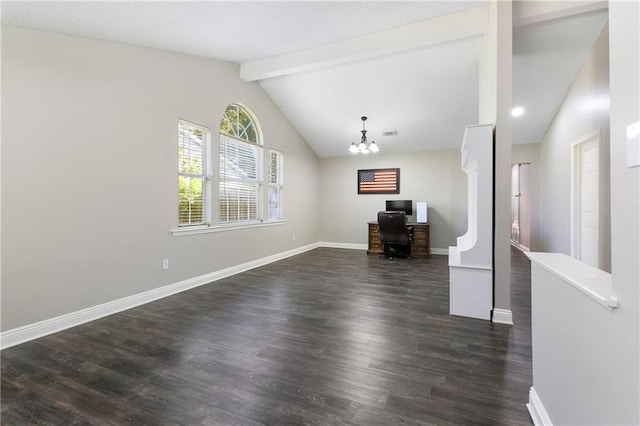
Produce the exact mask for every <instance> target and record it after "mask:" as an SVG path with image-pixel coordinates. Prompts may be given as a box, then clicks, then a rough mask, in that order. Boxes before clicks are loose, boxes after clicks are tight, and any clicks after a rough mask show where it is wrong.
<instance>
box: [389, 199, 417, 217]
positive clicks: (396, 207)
mask: <svg viewBox="0 0 640 426" xmlns="http://www.w3.org/2000/svg"><path fill="white" fill-rule="evenodd" d="M385 210H386V211H400V212H404V213H405V214H406V215H407V216H410V215H412V214H413V201H412V200H387V202H386V206H385Z"/></svg>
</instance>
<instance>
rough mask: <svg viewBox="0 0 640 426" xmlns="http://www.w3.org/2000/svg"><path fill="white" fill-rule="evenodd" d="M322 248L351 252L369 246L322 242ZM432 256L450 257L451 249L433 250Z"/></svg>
mask: <svg viewBox="0 0 640 426" xmlns="http://www.w3.org/2000/svg"><path fill="white" fill-rule="evenodd" d="M320 247H329V248H342V249H351V250H367V249H368V248H369V246H368V245H367V244H356V243H335V242H329V241H322V242H320ZM431 254H440V255H445V256H448V255H449V249H444V248H432V249H431Z"/></svg>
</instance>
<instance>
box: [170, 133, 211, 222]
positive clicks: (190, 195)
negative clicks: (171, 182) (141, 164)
mask: <svg viewBox="0 0 640 426" xmlns="http://www.w3.org/2000/svg"><path fill="white" fill-rule="evenodd" d="M210 137H211V132H210V130H209V129H207V128H206V127H202V126H198V125H197V124H193V123H189V122H187V121H184V120H179V121H178V226H193V225H202V224H205V223H207V217H208V214H207V204H208V202H209V199H208V196H207V193H208V189H207V187H208V185H209V179H208V176H209V173H208V164H209V161H208V159H207V158H208V157H207V155H208V145H209V140H210Z"/></svg>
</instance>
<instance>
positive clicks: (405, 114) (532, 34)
mask: <svg viewBox="0 0 640 426" xmlns="http://www.w3.org/2000/svg"><path fill="white" fill-rule="evenodd" d="M594 4H595V5H596V6H595V7H594V6H593V5H594ZM482 5H486V1H477V2H457V1H444V2H435V1H408V2H405V1H394V2H375V1H374V2H371V1H362V2H356V1H347V2H344V1H319V2H308V1H295V2H294V1H292V2H3V3H2V22H3V23H4V24H10V25H20V26H26V27H31V28H38V29H43V30H50V31H57V32H63V33H68V34H75V35H79V36H84V37H92V38H98V39H104V40H111V41H116V42H121V43H127V44H133V45H139V46H147V47H153V48H158V49H164V50H170V51H176V52H182V53H188V54H194V55H199V56H204V57H210V58H215V59H221V60H225V61H232V62H238V63H241V64H242V65H243V66H244V65H245V64H247V63H252V61H253V63H259V62H260V61H267V62H269V61H270V63H286V62H287V61H289V60H291V58H292V57H294V56H295V58H311V59H307V62H308V63H303V64H302V65H303V66H298V69H297V70H295V72H286V73H282V75H278V76H276V77H270V78H265V77H264V76H263V77H256V78H257V79H258V80H259V83H260V84H261V85H262V87H263V88H264V89H265V90H266V91H267V92H268V93H269V95H270V96H271V97H272V99H273V100H274V101H275V102H276V104H277V105H278V106H279V107H280V109H281V110H282V111H283V113H284V114H285V115H286V116H287V118H288V119H289V120H290V121H291V123H292V124H293V125H294V126H295V127H296V129H297V130H298V131H299V133H300V134H301V135H302V136H303V137H304V138H305V140H307V142H308V143H309V145H310V146H311V147H312V148H313V149H314V150H315V152H316V153H317V154H318V155H319V156H320V157H332V156H342V155H348V153H347V148H348V147H349V145H350V144H351V142H353V141H355V140H356V139H357V138H358V136H359V134H360V132H359V131H360V129H361V126H362V122H361V121H360V116H362V115H367V116H368V117H369V120H368V121H367V129H368V130H369V133H368V135H369V137H370V138H372V139H375V140H376V142H377V143H378V144H379V146H380V148H381V150H382V153H384V152H387V153H390V152H408V151H416V150H428V149H442V148H454V147H459V145H460V142H461V138H462V134H463V132H464V125H466V124H476V121H477V110H478V77H477V72H478V58H479V52H480V43H481V36H480V35H473V34H471V35H466V36H465V35H464V34H462V33H461V35H459V36H458V37H455V36H454V37H451V38H450V39H447V40H437V38H438V37H433V36H431V37H432V39H433V42H432V43H422V44H420V43H421V40H420V39H421V38H428V37H426V36H422V35H419V36H416V35H414V34H418V33H412V32H411V31H413V29H412V28H413V27H411V26H412V25H418V26H420V25H422V26H423V27H424V28H430V26H431V27H434V28H435V27H437V25H435V24H433V25H431V23H432V22H440V26H439V27H437V28H438V30H437V31H436V32H438V31H440V32H443V33H446V32H447V31H448V30H449V28H447V24H442V22H444V21H442V17H445V18H446V17H449V16H457V15H456V14H459V13H463V12H461V11H463V10H472V9H473V8H477V7H478V6H482ZM605 6H606V3H605ZM439 20H440V21H439ZM606 20H607V10H606V7H603V6H602V2H595V3H594V2H590V1H574V2H552V3H549V2H539V1H522V2H520V1H517V2H514V21H515V22H516V24H517V26H516V27H515V28H514V43H513V46H514V62H513V64H514V65H513V67H514V68H513V69H514V77H513V84H514V88H513V100H514V104H521V105H523V106H524V107H525V109H526V113H525V115H524V116H522V117H520V118H518V119H514V121H513V123H514V131H513V135H514V142H515V143H530V142H539V141H540V140H541V139H542V137H543V136H544V134H545V132H546V130H547V128H548V127H549V124H550V121H551V119H552V118H553V116H554V115H555V113H556V111H557V109H558V107H559V105H560V103H561V102H562V100H563V99H564V96H565V95H566V93H567V90H568V88H569V87H570V86H571V84H572V82H573V80H574V79H575V76H576V74H577V72H578V70H579V69H580V67H581V65H582V63H583V62H584V60H585V59H586V57H587V55H588V53H589V50H590V49H591V47H592V46H593V44H594V42H595V40H596V38H597V36H598V35H599V33H600V31H601V30H602V28H603V27H604V25H605V23H606ZM441 21H442V22H441ZM447 22H448V21H447ZM459 22H464V21H463V20H459ZM449 26H451V25H449ZM458 26H459V27H464V26H465V25H458ZM420 28H422V27H420ZM396 29H398V32H389V31H395V30H396ZM419 34H423V33H419ZM376 35H379V37H378V38H375V37H376ZM394 38H397V40H395V39H394ZM389 39H391V40H390V42H392V43H395V44H396V46H395V47H394V48H390V47H388V46H387V45H386V44H387V41H389ZM378 46H379V47H380V49H379V50H380V51H378V52H374V51H375V50H376V48H377V47H378ZM398 46H400V48H399V47H398ZM360 47H362V54H361V55H360V54H359V53H360V51H359V50H358V49H359V48H360ZM349 49H351V53H349V54H344V55H343V56H342V57H337V58H331V57H329V58H327V57H326V55H327V52H329V56H331V55H332V54H333V53H335V54H336V55H338V54H340V53H342V52H343V51H348V50H349ZM323 51H324V55H325V56H324V57H323V56H322V52H323ZM354 52H355V53H354ZM371 52H374V53H375V54H373V53H371ZM292 55H293V56H292ZM296 55H297V56H296ZM274 58H275V59H274ZM318 58H320V59H318ZM272 59H273V60H272ZM296 60H298V59H296ZM314 60H315V61H316V62H313V61H314ZM278 61H279V62H278ZM294 62H295V61H294ZM303 62H304V61H303ZM297 65H300V64H297ZM290 68H291V69H293V68H295V67H290ZM264 75H266V74H264ZM274 75H276V74H274ZM249 106H250V105H249ZM391 130H395V131H397V132H398V135H397V136H392V137H383V136H382V135H381V133H382V132H384V131H391Z"/></svg>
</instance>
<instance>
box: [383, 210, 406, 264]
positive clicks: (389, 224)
mask: <svg viewBox="0 0 640 426" xmlns="http://www.w3.org/2000/svg"><path fill="white" fill-rule="evenodd" d="M378 232H379V233H380V244H382V246H383V248H384V255H385V256H387V257H389V258H390V259H393V258H394V257H398V256H399V257H406V258H407V259H410V258H411V242H412V240H413V227H411V226H407V216H406V214H405V212H403V211H397V212H396V211H385V212H378Z"/></svg>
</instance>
